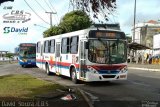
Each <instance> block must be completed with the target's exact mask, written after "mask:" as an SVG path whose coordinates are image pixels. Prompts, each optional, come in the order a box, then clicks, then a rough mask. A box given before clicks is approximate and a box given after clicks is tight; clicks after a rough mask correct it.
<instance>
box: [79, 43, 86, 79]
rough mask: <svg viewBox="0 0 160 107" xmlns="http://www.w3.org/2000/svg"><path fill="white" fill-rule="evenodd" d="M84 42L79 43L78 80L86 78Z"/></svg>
mask: <svg viewBox="0 0 160 107" xmlns="http://www.w3.org/2000/svg"><path fill="white" fill-rule="evenodd" d="M85 44H86V41H81V42H80V55H79V56H80V79H84V78H85V77H86V53H85V52H86V51H85Z"/></svg>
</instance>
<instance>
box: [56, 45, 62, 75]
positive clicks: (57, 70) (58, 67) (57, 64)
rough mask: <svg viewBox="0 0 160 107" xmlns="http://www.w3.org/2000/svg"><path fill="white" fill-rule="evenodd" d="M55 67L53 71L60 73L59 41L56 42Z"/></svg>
mask: <svg viewBox="0 0 160 107" xmlns="http://www.w3.org/2000/svg"><path fill="white" fill-rule="evenodd" d="M55 59H56V67H55V71H56V74H57V75H60V71H61V56H60V43H59V42H58V43H56V56H55Z"/></svg>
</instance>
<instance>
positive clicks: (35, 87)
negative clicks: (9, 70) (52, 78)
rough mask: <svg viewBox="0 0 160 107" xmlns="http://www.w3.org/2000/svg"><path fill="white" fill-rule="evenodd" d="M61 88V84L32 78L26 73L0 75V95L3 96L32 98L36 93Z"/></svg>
mask: <svg viewBox="0 0 160 107" xmlns="http://www.w3.org/2000/svg"><path fill="white" fill-rule="evenodd" d="M63 88H64V87H63V86H60V85H58V84H52V83H49V82H47V81H44V80H40V79H37V78H34V77H32V76H30V75H28V74H19V75H7V76H1V77H0V97H5V98H7V97H14V98H34V97H35V96H36V95H39V94H45V93H48V92H53V91H54V90H56V89H63Z"/></svg>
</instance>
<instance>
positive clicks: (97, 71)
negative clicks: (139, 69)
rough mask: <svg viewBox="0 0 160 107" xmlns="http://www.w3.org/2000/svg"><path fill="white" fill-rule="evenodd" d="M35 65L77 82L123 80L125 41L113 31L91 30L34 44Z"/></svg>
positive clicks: (124, 37) (125, 63) (124, 76)
mask: <svg viewBox="0 0 160 107" xmlns="http://www.w3.org/2000/svg"><path fill="white" fill-rule="evenodd" d="M36 65H37V66H38V67H39V68H41V69H43V70H45V71H46V73H47V74H48V75H50V74H51V73H54V74H57V75H63V76H67V77H70V78H71V79H72V81H73V82H74V83H78V82H79V81H85V82H92V81H112V80H126V79H127V73H128V70H127V40H126V36H125V34H124V32H122V31H120V30H117V29H110V28H103V27H98V28H97V27H91V28H88V29H83V30H79V31H74V32H70V33H66V34H61V35H56V36H51V37H46V38H43V39H41V40H39V41H38V42H37V45H36Z"/></svg>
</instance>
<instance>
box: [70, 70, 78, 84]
mask: <svg viewBox="0 0 160 107" xmlns="http://www.w3.org/2000/svg"><path fill="white" fill-rule="evenodd" d="M71 79H72V81H73V83H75V84H77V83H78V79H77V75H76V69H75V68H74V67H73V68H71Z"/></svg>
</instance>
